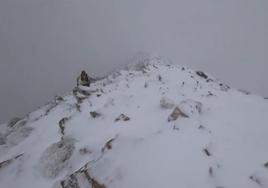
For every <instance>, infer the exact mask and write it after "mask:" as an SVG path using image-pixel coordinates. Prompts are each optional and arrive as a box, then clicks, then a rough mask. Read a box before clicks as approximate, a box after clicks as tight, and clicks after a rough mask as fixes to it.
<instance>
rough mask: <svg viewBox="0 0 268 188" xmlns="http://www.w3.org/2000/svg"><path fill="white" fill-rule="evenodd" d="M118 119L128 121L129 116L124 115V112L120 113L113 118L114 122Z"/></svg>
mask: <svg viewBox="0 0 268 188" xmlns="http://www.w3.org/2000/svg"><path fill="white" fill-rule="evenodd" d="M119 120H122V121H129V120H130V118H129V117H128V116H126V115H125V114H120V115H119V116H118V117H117V118H116V119H115V120H114V122H117V121H119Z"/></svg>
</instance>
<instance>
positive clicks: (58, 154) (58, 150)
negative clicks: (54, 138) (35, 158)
mask: <svg viewBox="0 0 268 188" xmlns="http://www.w3.org/2000/svg"><path fill="white" fill-rule="evenodd" d="M74 149H75V144H74V139H73V138H71V137H65V138H64V139H63V140H61V141H59V142H57V143H54V144H52V145H51V146H50V147H49V148H47V149H46V150H45V151H44V152H43V154H42V156H41V158H40V171H41V173H42V174H43V175H44V176H45V177H48V178H55V177H56V176H57V174H58V173H59V172H60V171H61V170H62V169H63V168H64V167H65V166H66V165H67V164H68V159H69V158H70V157H71V156H72V154H73V152H74Z"/></svg>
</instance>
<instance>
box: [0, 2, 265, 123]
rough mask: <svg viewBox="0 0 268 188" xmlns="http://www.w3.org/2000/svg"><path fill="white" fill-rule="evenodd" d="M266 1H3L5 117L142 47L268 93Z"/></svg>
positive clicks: (0, 56) (0, 80)
mask: <svg viewBox="0 0 268 188" xmlns="http://www.w3.org/2000/svg"><path fill="white" fill-rule="evenodd" d="M267 9H268V2H267V1H251V0H243V1H242V0H234V1H211V0H204V1H198V0H190V1H189V0H181V1H178V0H166V1H163V0H136V1H131V0H113V1H109V0H102V1H94V0H92V1H91V0H87V1H86V0H78V1H74V0H64V1H60V0H56V1H55V0H24V1H18V0H2V1H1V2H0V39H1V43H0V66H1V67H0V88H1V97H0V106H1V110H0V122H4V121H6V120H8V119H9V118H11V117H13V116H23V115H24V114H26V113H27V112H29V111H31V110H33V109H34V108H35V107H37V106H38V105H42V104H43V103H45V102H47V101H49V100H51V99H52V98H53V96H54V95H55V94H63V93H66V92H69V91H70V90H71V89H72V88H73V87H74V86H75V83H76V77H77V76H78V74H79V73H80V71H81V70H82V69H84V70H86V71H87V72H88V73H89V74H90V75H91V76H93V77H95V76H103V75H105V74H106V73H108V72H109V71H111V70H112V69H114V68H115V67H116V66H118V65H119V64H122V63H125V62H126V61H127V60H128V59H130V58H131V57H132V56H133V55H135V54H136V53H137V52H140V51H146V52H155V53H158V54H160V55H162V56H164V57H166V58H169V59H170V60H172V61H174V62H178V63H180V64H182V65H186V66H189V67H191V68H197V69H202V70H203V71H206V72H209V73H210V74H212V75H214V76H216V77H217V78H219V79H221V80H222V81H224V82H226V83H228V84H229V85H230V86H233V87H236V88H244V89H247V90H250V91H251V92H253V93H256V94H259V95H262V96H268V89H267V87H266V81H267V80H268V75H267V74H266V70H267V67H268V64H267V62H268V54H267V49H268V35H267V33H268V22H267V18H268V12H267V11H266V10H267Z"/></svg>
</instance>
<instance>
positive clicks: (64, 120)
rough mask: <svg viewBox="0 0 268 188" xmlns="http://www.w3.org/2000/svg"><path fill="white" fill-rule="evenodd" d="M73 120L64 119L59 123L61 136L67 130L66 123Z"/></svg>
mask: <svg viewBox="0 0 268 188" xmlns="http://www.w3.org/2000/svg"><path fill="white" fill-rule="evenodd" d="M70 119H71V118H70V117H69V118H68V117H65V118H62V119H61V120H60V121H59V126H60V130H61V134H62V135H64V134H65V133H64V130H65V126H64V125H65V123H66V122H67V121H69V120H70Z"/></svg>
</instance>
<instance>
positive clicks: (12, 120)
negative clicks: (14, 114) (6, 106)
mask: <svg viewBox="0 0 268 188" xmlns="http://www.w3.org/2000/svg"><path fill="white" fill-rule="evenodd" d="M20 120H21V118H12V119H10V120H9V121H8V123H7V126H8V127H13V126H14V125H15V124H16V123H17V122H18V121H20Z"/></svg>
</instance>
